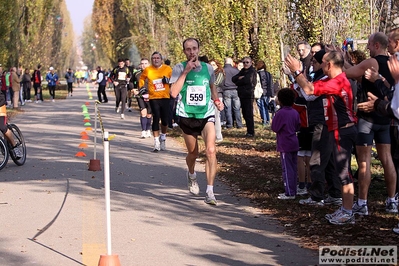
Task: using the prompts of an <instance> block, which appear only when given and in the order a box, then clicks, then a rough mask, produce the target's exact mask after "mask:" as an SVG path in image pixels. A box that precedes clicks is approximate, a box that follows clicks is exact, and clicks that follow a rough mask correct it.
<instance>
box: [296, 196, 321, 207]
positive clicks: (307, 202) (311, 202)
mask: <svg viewBox="0 0 399 266" xmlns="http://www.w3.org/2000/svg"><path fill="white" fill-rule="evenodd" d="M299 204H302V205H312V206H324V200H321V201H315V200H312V198H311V197H309V198H307V199H301V200H300V201H299Z"/></svg>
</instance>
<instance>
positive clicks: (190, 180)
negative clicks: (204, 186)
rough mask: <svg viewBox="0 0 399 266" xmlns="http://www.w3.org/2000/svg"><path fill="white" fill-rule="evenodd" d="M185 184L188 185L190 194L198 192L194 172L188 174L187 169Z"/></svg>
mask: <svg viewBox="0 0 399 266" xmlns="http://www.w3.org/2000/svg"><path fill="white" fill-rule="evenodd" d="M187 186H188V191H190V193H191V194H194V195H198V194H199V193H200V189H199V186H198V182H197V174H196V173H194V174H190V173H189V172H188V171H187Z"/></svg>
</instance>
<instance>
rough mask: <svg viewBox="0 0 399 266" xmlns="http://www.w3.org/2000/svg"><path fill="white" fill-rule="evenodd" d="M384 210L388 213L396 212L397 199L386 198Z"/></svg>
mask: <svg viewBox="0 0 399 266" xmlns="http://www.w3.org/2000/svg"><path fill="white" fill-rule="evenodd" d="M385 206H386V207H385V210H386V211H387V212H390V213H397V212H398V202H397V201H390V200H389V199H387V200H386V201H385Z"/></svg>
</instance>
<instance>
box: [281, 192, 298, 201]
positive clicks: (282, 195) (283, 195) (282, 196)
mask: <svg viewBox="0 0 399 266" xmlns="http://www.w3.org/2000/svg"><path fill="white" fill-rule="evenodd" d="M277 198H278V199H282V200H291V199H295V196H287V195H285V193H281V194H278V196H277Z"/></svg>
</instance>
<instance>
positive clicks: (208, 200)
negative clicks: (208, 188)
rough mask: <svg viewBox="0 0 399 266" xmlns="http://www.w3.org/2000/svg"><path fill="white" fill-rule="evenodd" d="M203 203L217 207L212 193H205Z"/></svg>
mask: <svg viewBox="0 0 399 266" xmlns="http://www.w3.org/2000/svg"><path fill="white" fill-rule="evenodd" d="M204 201H205V203H206V204H210V205H217V204H218V202H217V201H216V198H215V195H214V194H213V192H207V193H206V196H205V200H204Z"/></svg>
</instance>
